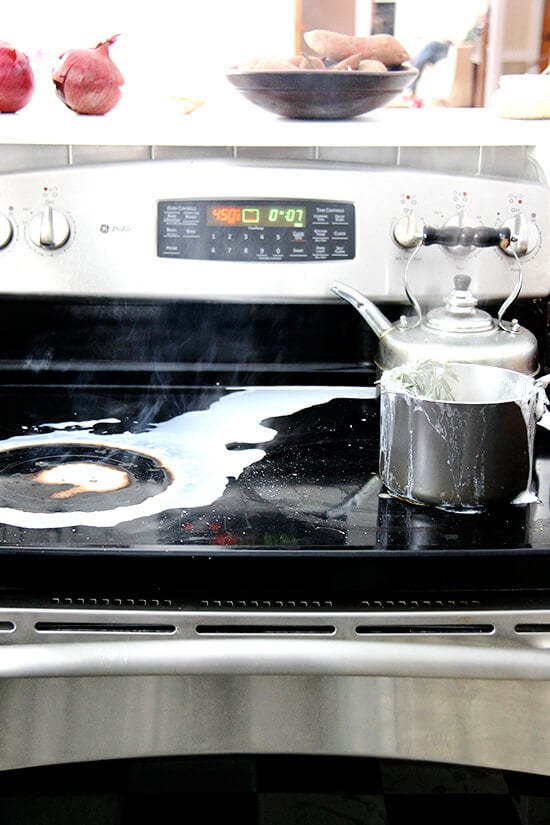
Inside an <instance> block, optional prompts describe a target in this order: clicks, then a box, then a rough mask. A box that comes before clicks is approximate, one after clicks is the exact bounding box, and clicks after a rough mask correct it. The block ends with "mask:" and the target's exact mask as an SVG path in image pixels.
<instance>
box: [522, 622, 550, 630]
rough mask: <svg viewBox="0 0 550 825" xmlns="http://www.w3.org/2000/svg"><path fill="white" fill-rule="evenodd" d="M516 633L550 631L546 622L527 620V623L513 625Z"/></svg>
mask: <svg viewBox="0 0 550 825" xmlns="http://www.w3.org/2000/svg"><path fill="white" fill-rule="evenodd" d="M514 630H515V631H516V633H550V624H549V623H548V622H529V623H528V624H517V625H516V626H515V627H514Z"/></svg>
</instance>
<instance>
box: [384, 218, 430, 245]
mask: <svg viewBox="0 0 550 825" xmlns="http://www.w3.org/2000/svg"><path fill="white" fill-rule="evenodd" d="M423 227H424V224H423V223H422V221H421V220H420V219H419V218H417V217H416V215H415V214H414V212H411V213H410V214H408V215H404V216H403V217H402V218H399V220H398V221H396V222H395V224H394V227H393V231H392V235H393V239H394V241H395V242H396V244H398V245H399V246H402V247H403V248H404V249H412V247H413V246H417V245H418V243H419V241H420V240H421V238H422V229H423Z"/></svg>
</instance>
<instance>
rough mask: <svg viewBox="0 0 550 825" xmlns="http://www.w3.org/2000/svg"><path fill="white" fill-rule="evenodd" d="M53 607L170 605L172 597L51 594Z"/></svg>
mask: <svg viewBox="0 0 550 825" xmlns="http://www.w3.org/2000/svg"><path fill="white" fill-rule="evenodd" d="M50 604H51V605H54V607H69V606H70V607H74V606H76V607H172V599H156V598H155V599H150V598H143V597H140V598H137V597H135V596H52V597H51V599H50Z"/></svg>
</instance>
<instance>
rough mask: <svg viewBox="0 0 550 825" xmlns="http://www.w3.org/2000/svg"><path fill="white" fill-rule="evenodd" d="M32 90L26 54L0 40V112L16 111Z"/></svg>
mask: <svg viewBox="0 0 550 825" xmlns="http://www.w3.org/2000/svg"><path fill="white" fill-rule="evenodd" d="M33 92H34V74H33V71H32V69H31V64H30V60H29V58H28V57H27V55H26V54H23V52H19V51H17V49H14V48H13V47H12V46H10V45H9V43H5V42H4V41H3V40H0V112H18V111H19V109H22V108H23V106H26V105H27V103H28V102H29V100H30V99H31V97H32V94H33Z"/></svg>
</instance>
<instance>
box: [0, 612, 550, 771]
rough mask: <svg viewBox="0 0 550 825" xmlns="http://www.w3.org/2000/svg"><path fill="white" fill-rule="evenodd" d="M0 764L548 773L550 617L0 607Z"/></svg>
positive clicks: (4, 766) (537, 614) (524, 614)
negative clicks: (169, 761) (411, 764)
mask: <svg viewBox="0 0 550 825" xmlns="http://www.w3.org/2000/svg"><path fill="white" fill-rule="evenodd" d="M0 629H1V630H2V633H1V641H2V642H3V645H2V653H1V656H0V726H1V729H2V737H1V739H0V769H3V770H6V769H10V768H16V767H25V766H33V765H41V764H42V765H44V764H55V763H70V762H81V761H87V760H105V759H112V758H123V757H137V756H160V755H165V756H166V755H212V754H228V753H240V754H281V753H287V754H308V755H343V756H346V755H349V756H376V757H380V758H382V757H387V758H400V759H408V760H430V761H439V762H446V763H456V764H463V765H472V766H485V767H495V768H501V769H508V770H515V771H528V772H537V773H543V774H549V775H550V714H549V712H548V711H549V709H550V651H549V650H548V646H549V645H550V611H544V610H521V611H519V610H518V611H483V612H481V611H475V610H464V611H461V610H459V609H458V610H456V611H453V612H449V611H441V612H436V611H433V610H432V611H430V612H422V611H421V610H420V611H417V612H415V613H414V614H412V613H411V612H404V611H403V612H400V611H399V610H395V611H394V612H392V611H390V612H387V611H384V612H383V614H382V613H377V612H375V611H371V612H361V613H359V612H358V613H336V612H323V611H319V612H316V613H311V612H308V613H305V612H298V611H296V612H292V611H289V612H284V613H282V612H278V613H276V612H270V611H262V610H260V611H259V612H255V613H252V612H238V611H227V612H223V613H222V612H220V611H215V610H214V611H208V610H206V611H205V612H200V613H198V612H187V613H186V612H184V611H182V612H178V611H173V610H172V611H170V610H166V611H164V610H158V611H152V612H145V611H139V610H123V611H122V612H120V611H115V610H110V609H107V610H105V609H103V610H99V609H98V610H87V609H86V610H82V609H80V610H74V609H63V608H62V607H60V608H59V609H54V610H50V609H48V610H35V609H31V608H29V609H24V608H18V609H14V610H10V609H9V608H4V609H2V610H1V611H0Z"/></svg>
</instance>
